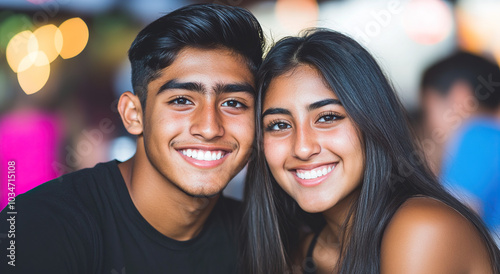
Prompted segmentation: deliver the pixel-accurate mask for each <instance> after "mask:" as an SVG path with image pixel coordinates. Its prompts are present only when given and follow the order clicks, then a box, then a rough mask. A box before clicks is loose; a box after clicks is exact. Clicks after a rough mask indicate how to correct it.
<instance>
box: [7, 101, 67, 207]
mask: <svg viewBox="0 0 500 274" xmlns="http://www.w3.org/2000/svg"><path fill="white" fill-rule="evenodd" d="M62 132H63V128H62V123H61V121H60V120H59V117H58V116H57V115H55V114H52V113H48V112H44V111H40V110H33V109H20V110H16V111H14V112H11V113H8V114H6V115H4V116H2V117H1V118H0V151H1V153H0V166H1V168H0V177H1V178H7V173H8V167H9V166H8V162H9V161H15V181H12V182H11V183H13V184H15V189H14V192H15V194H16V195H19V194H22V193H24V192H26V191H28V190H30V189H32V188H34V187H36V186H38V185H40V184H41V183H44V182H46V181H48V180H52V179H54V178H56V177H57V176H59V175H60V174H58V173H57V169H54V168H53V167H52V165H53V163H55V162H56V161H57V160H58V157H59V155H60V151H59V147H60V145H59V144H60V143H61V141H62V140H61V139H62ZM0 182H1V186H0V189H1V191H0V208H4V207H5V206H6V205H7V203H8V192H9V190H8V189H9V188H11V187H12V186H13V185H8V180H0Z"/></svg>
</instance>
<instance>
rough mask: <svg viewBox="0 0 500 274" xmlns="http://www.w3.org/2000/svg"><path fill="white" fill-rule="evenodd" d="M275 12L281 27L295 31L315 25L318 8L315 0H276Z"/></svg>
mask: <svg viewBox="0 0 500 274" xmlns="http://www.w3.org/2000/svg"><path fill="white" fill-rule="evenodd" d="M275 13H276V17H277V19H278V21H279V22H280V24H281V26H282V27H283V28H285V29H287V30H288V31H291V32H293V33H297V32H299V31H300V30H303V29H305V28H310V27H314V26H316V25H317V21H318V14H319V8H318V3H317V2H316V0H278V1H277V2H276V7H275Z"/></svg>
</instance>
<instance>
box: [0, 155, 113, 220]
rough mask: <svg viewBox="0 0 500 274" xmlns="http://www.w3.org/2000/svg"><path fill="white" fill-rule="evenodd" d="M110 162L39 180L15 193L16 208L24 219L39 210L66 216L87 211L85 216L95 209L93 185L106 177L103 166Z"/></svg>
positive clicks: (47, 214) (106, 178)
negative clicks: (24, 190)
mask: <svg viewBox="0 0 500 274" xmlns="http://www.w3.org/2000/svg"><path fill="white" fill-rule="evenodd" d="M113 164H115V165H116V163H112V162H108V163H102V164H98V165H96V166H95V167H92V168H86V169H82V170H78V171H75V172H71V173H68V174H65V175H63V176H61V177H59V178H56V179H53V180H51V181H48V182H46V183H43V184H41V185H39V186H37V187H35V188H33V189H31V190H29V191H28V192H26V193H24V194H20V195H18V196H16V199H15V205H16V208H17V209H18V211H19V212H22V213H23V216H25V217H26V219H30V216H31V217H35V216H37V215H40V214H43V215H45V216H58V217H59V218H61V217H67V218H70V219H75V218H77V217H82V216H83V215H87V216H86V217H87V218H88V216H89V215H92V214H94V213H93V212H94V211H95V210H97V206H96V205H95V204H94V201H95V197H94V196H96V195H98V194H96V191H97V192H98V189H97V188H98V187H102V184H104V183H105V181H106V180H110V178H111V177H110V176H108V175H106V172H107V171H106V169H109V168H110V165H113ZM108 177H109V178H108ZM4 210H7V208H5V209H4Z"/></svg>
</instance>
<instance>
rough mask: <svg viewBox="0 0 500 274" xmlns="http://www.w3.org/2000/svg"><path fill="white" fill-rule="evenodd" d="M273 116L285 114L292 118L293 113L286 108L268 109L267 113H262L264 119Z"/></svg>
mask: <svg viewBox="0 0 500 274" xmlns="http://www.w3.org/2000/svg"><path fill="white" fill-rule="evenodd" d="M271 114H285V115H290V116H292V113H291V112H290V111H289V110H288V109H284V108H268V109H266V111H264V112H263V113H262V118H264V117H265V116H266V115H271Z"/></svg>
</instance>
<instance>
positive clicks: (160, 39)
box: [128, 4, 264, 110]
mask: <svg viewBox="0 0 500 274" xmlns="http://www.w3.org/2000/svg"><path fill="white" fill-rule="evenodd" d="M185 47H194V48H206V49H215V48H227V49H229V50H232V51H234V52H235V53H237V54H240V55H241V56H243V57H244V59H245V61H246V65H248V67H249V69H250V70H251V72H252V73H253V74H254V75H255V73H256V71H257V69H258V67H259V66H260V64H261V62H262V53H263V47H264V38H263V33H262V29H261V27H260V24H259V22H258V21H257V19H256V18H255V17H254V16H253V15H252V14H251V13H250V12H249V11H247V10H245V9H243V8H238V7H232V6H224V5H218V4H195V5H189V6H185V7H182V8H180V9H177V10H175V11H173V12H171V13H169V14H167V15H164V16H162V17H160V18H159V19H157V20H155V21H154V22H152V23H151V24H149V25H148V26H146V27H145V28H144V29H143V30H142V31H141V32H139V34H138V35H137V37H136V38H135V40H134V42H133V43H132V45H131V47H130V50H129V53H128V55H129V59H130V63H131V65H132V86H133V88H134V93H135V94H136V95H137V96H138V97H139V99H140V101H141V105H142V107H143V110H144V107H145V103H146V97H147V86H148V84H149V82H151V81H152V80H154V79H155V78H156V77H158V76H159V75H160V72H161V70H162V69H164V68H166V67H167V66H169V65H171V64H172V62H173V61H174V60H175V58H176V57H177V54H178V53H179V52H180V51H181V50H182V49H183V48H185Z"/></svg>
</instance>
